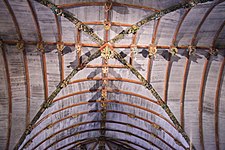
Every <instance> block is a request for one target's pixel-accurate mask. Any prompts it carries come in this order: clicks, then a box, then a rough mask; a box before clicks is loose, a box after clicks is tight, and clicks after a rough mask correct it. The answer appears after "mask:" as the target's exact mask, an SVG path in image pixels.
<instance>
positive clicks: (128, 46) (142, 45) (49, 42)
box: [3, 40, 223, 50]
mask: <svg viewBox="0 0 225 150" xmlns="http://www.w3.org/2000/svg"><path fill="white" fill-rule="evenodd" d="M43 42H44V44H45V45H56V44H57V42H53V41H43ZM3 43H5V44H9V45H16V44H17V43H18V40H3ZM24 43H25V44H26V45H36V44H37V43H38V42H37V41H24ZM75 44H76V43H75V42H66V41H64V45H65V46H74V45H75ZM80 44H81V46H82V47H94V48H100V46H99V45H98V44H93V43H80ZM112 46H113V48H130V45H128V44H113V45H112ZM188 46H189V45H178V46H177V48H178V49H187V48H188ZM137 48H146V49H147V48H149V45H144V44H137ZM156 48H158V49H169V48H170V45H156ZM210 48H211V47H208V46H196V49H199V50H206V49H210ZM217 49H219V50H223V49H222V48H219V47H218V48H217Z"/></svg>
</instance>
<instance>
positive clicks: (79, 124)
mask: <svg viewBox="0 0 225 150" xmlns="http://www.w3.org/2000/svg"><path fill="white" fill-rule="evenodd" d="M100 122H101V121H100V120H98V121H97V120H96V121H87V122H80V123H77V124H74V125H71V126H69V127H66V128H64V129H61V130H59V131H57V132H55V133H54V134H52V135H50V136H48V137H47V138H45V139H44V140H42V141H41V142H40V143H39V144H38V145H36V146H37V147H38V146H39V145H41V144H42V143H44V142H46V141H47V140H49V139H50V138H52V137H54V136H56V135H57V134H59V133H61V132H64V131H66V130H69V129H71V128H74V127H78V126H81V125H86V124H90V123H100ZM105 122H106V123H115V124H120V125H125V126H128V127H130V128H135V129H138V130H141V131H143V132H144V133H147V134H149V135H151V136H152V137H154V138H157V139H159V140H160V141H161V142H162V143H164V144H165V145H167V146H168V147H170V148H171V149H174V148H173V147H172V145H170V144H169V143H167V142H166V141H165V140H164V139H162V138H160V137H159V136H157V135H156V134H154V133H152V132H150V131H148V130H145V129H143V128H141V127H138V126H135V125H133V124H129V123H125V122H119V121H113V120H106V121H105ZM53 125H54V123H53V124H51V126H53ZM46 129H48V126H47V127H45V128H43V129H42V130H41V131H39V132H38V133H37V134H36V135H34V136H33V137H32V138H31V139H29V140H28V141H27V142H26V143H25V144H24V146H25V145H27V144H28V143H30V142H31V141H33V140H34V139H35V138H36V137H37V136H38V135H39V134H41V132H42V131H44V130H46ZM24 146H23V147H22V149H23V148H24Z"/></svg>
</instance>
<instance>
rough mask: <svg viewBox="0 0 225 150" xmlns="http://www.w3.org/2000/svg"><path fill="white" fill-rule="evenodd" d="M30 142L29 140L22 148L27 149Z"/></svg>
mask: <svg viewBox="0 0 225 150" xmlns="http://www.w3.org/2000/svg"><path fill="white" fill-rule="evenodd" d="M32 142H33V141H32V140H29V141H28V142H27V144H26V145H24V148H28V147H29V146H30V144H31V143H32Z"/></svg>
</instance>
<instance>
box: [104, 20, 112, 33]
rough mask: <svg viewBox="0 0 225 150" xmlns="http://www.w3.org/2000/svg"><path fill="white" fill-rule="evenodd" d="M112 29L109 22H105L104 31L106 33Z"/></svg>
mask: <svg viewBox="0 0 225 150" xmlns="http://www.w3.org/2000/svg"><path fill="white" fill-rule="evenodd" d="M110 28H111V23H110V22H109V21H104V29H105V30H106V31H108V30H110Z"/></svg>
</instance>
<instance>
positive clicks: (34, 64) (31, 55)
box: [26, 46, 44, 119]
mask: <svg viewBox="0 0 225 150" xmlns="http://www.w3.org/2000/svg"><path fill="white" fill-rule="evenodd" d="M26 50H27V59H28V69H29V75H30V84H31V99H30V101H31V102H30V103H31V104H30V105H31V106H30V110H31V114H30V119H33V117H34V115H35V114H36V112H37V110H38V109H39V108H40V105H41V104H42V102H43V101H44V85H43V83H44V82H43V74H42V65H41V53H40V52H37V51H36V47H35V46H27V47H26Z"/></svg>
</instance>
